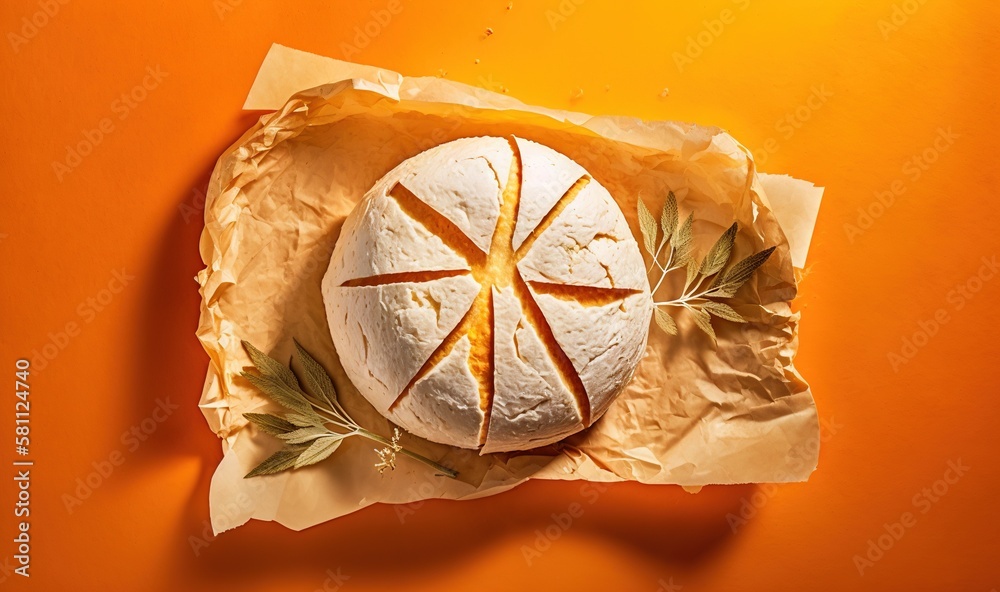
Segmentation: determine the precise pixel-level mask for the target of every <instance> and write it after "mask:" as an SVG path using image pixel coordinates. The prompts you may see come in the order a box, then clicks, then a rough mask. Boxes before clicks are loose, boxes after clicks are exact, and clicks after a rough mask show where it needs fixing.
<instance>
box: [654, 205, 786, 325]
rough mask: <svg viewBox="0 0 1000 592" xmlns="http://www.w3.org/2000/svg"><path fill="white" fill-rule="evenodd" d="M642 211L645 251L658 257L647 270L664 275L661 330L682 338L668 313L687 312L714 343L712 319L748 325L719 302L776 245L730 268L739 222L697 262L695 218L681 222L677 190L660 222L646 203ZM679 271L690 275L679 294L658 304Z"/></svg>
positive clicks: (657, 285) (659, 306)
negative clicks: (667, 282) (670, 278)
mask: <svg viewBox="0 0 1000 592" xmlns="http://www.w3.org/2000/svg"><path fill="white" fill-rule="evenodd" d="M638 208H639V230H640V232H641V233H642V243H643V247H645V249H646V251H647V252H648V253H649V254H650V255H651V256H652V257H653V264H652V265H650V266H649V269H648V270H647V272H648V273H653V268H656V269H657V273H659V277H658V278H657V280H656V283H655V284H654V285H653V289H652V290H651V291H650V295H651V297H652V298H653V305H654V307H655V310H654V313H653V318H654V319H655V321H656V324H657V326H658V327H660V329H662V330H663V331H665V332H667V333H669V334H670V335H677V323H676V322H675V321H674V318H673V317H672V316H671V315H670V314H669V313H668V312H667V311H666V310H664V309H667V308H683V309H687V310H688V311H689V312H690V313H691V314H692V315H693V318H694V322H695V325H697V326H698V328H699V329H701V330H702V331H704V332H705V333H707V334H708V336H709V337H711V338H712V341H713V342H714V341H716V336H715V330H714V329H713V328H712V317H713V316H714V317H717V318H720V319H724V320H727V321H732V322H734V323H745V322H747V321H746V319H745V318H743V316H742V315H740V314H739V313H738V312H736V310H735V309H733V307H732V306H730V305H728V304H726V303H725V302H719V300H720V299H727V298H732V297H733V296H735V295H736V292H737V291H738V290H739V289H740V288H741V287H742V286H743V284H745V283H746V282H747V280H749V279H750V277H751V276H753V273H754V272H755V271H757V269H758V268H759V267H760V266H761V265H763V264H764V262H765V261H767V259H768V258H769V257H770V256H771V253H773V252H774V247H770V248H767V249H764V250H763V251H760V252H759V253H754V254H753V255H750V256H749V257H747V258H745V259H743V260H741V261H739V262H737V263H736V264H735V265H733V266H731V267H729V262H730V260H731V259H732V256H733V245H734V244H735V243H736V233H737V232H738V231H739V226H738V225H737V224H736V223H735V222H734V223H733V225H732V226H730V227H729V228H728V229H727V230H726V231H725V232H724V233H722V236H720V237H719V239H718V240H717V241H716V242H715V244H714V245H713V246H712V248H711V249H709V251H708V253H707V254H706V255H705V258H704V259H702V261H701V263H698V262H696V261H695V260H694V235H693V233H692V225H693V223H694V214H693V213H691V214H688V216H687V218H685V219H684V222H680V216H679V211H678V209H677V198H676V196H674V192H673V191H671V192H670V193H669V194H668V195H667V201H666V203H665V204H664V205H663V210H662V211H661V212H660V220H659V222H657V220H656V218H654V217H653V214H652V213H651V212H650V211H649V208H647V207H646V204H644V203H643V202H642V200H641V199H640V200H639V205H638ZM660 237H662V238H660ZM657 238H659V241H657ZM668 245H669V253H668V254H667V258H666V262H665V263H661V262H660V259H661V258H662V257H661V256H662V254H663V250H664V248H665V247H667V246H668ZM680 269H684V270H685V273H686V274H687V277H686V279H685V281H684V288H683V290H681V294H680V296H678V297H676V298H673V299H670V300H660V301H657V300H656V293H657V291H658V290H659V289H660V286H662V285H663V281H664V279H666V277H667V275H669V274H670V273H672V272H674V271H678V270H680Z"/></svg>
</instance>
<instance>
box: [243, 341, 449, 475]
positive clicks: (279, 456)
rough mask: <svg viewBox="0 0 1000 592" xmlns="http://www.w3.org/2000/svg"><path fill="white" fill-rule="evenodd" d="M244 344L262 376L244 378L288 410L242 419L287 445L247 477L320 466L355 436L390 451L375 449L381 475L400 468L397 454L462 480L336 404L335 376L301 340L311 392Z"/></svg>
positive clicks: (304, 373) (299, 348) (285, 369)
mask: <svg viewBox="0 0 1000 592" xmlns="http://www.w3.org/2000/svg"><path fill="white" fill-rule="evenodd" d="M242 343H243V349H245V350H246V352H247V354H248V355H249V356H250V360H251V361H252V362H253V365H254V367H256V368H257V372H258V373H259V374H251V373H249V372H243V373H242V376H243V377H244V378H246V379H247V380H249V381H250V383H251V384H253V385H254V386H256V387H257V388H258V389H260V390H261V391H262V392H263V393H264V394H265V395H267V396H268V397H270V398H271V399H272V400H273V401H274V402H275V403H277V404H279V405H281V406H282V407H284V408H285V409H286V410H287V411H288V413H286V414H285V415H284V416H279V415H273V414H270V413H244V414H243V417H245V418H247V419H248V420H249V421H250V422H251V423H253V424H254V425H255V426H257V428H258V429H260V430H261V431H264V432H267V433H268V434H271V435H272V436H275V437H277V438H279V439H280V440H282V441H283V442H284V447H283V448H282V449H281V450H279V451H277V452H275V453H274V454H272V455H271V456H269V457H267V458H266V459H265V460H264V461H263V462H262V463H260V464H259V465H257V466H256V467H255V468H254V469H253V470H252V471H250V472H249V473H247V474H246V475H245V477H244V478H247V477H256V476H257V475H270V474H273V473H280V472H281V471H285V470H288V469H298V468H300V467H305V466H309V465H313V464H316V463H318V462H320V461H321V460H323V459H325V458H327V457H328V456H330V455H331V454H333V452H334V451H335V450H336V449H337V448H339V447H340V445H341V443H343V441H344V440H346V439H348V438H351V437H354V436H360V437H362V438H367V439H369V440H372V441H373V442H377V443H379V444H382V445H384V446H386V448H384V449H382V450H378V449H376V450H375V452H376V453H377V454H378V456H379V458H380V462H378V463H376V464H375V468H377V469H378V470H379V473H382V472H384V471H385V470H386V469H394V468H395V467H396V464H395V463H396V453H397V452H398V453H401V454H405V455H406V456H409V457H410V458H413V459H415V460H418V461H420V462H422V463H424V464H425V465H427V466H429V467H431V468H433V469H434V470H436V471H438V472H439V473H441V474H442V475H445V476H446V477H451V478H452V479H454V478H455V477H457V476H458V472H456V471H454V470H452V469H449V468H448V467H445V466H443V465H441V464H439V463H436V462H434V461H432V460H431V459H429V458H427V457H426V456H423V455H421V454H417V453H416V452H412V451H410V450H407V449H406V448H403V447H402V446H400V444H399V438H400V432H399V428H396V429H395V430H394V432H393V437H392V439H391V440H390V439H388V438H384V437H382V436H380V435H378V434H376V433H374V432H370V431H368V430H366V429H365V428H363V427H361V426H360V425H358V423H357V422H356V421H354V420H353V419H352V418H351V416H350V415H348V414H347V411H346V410H344V408H343V406H341V404H340V401H338V400H337V391H336V389H335V388H334V387H333V381H332V380H331V379H330V375H329V374H327V373H326V370H324V369H323V366H322V365H321V364H320V363H319V362H317V361H316V359H315V358H313V357H312V356H311V355H309V352H307V351H306V350H305V348H303V347H302V346H301V345H300V344H299V342H298V341H296V342H295V350H296V352H297V353H298V357H299V362H301V364H302V378H303V382H305V384H306V386H307V387H308V391H309V392H306V391H305V390H303V389H302V387H301V386H299V381H298V378H297V377H296V376H295V373H293V372H292V371H291V369H290V368H288V367H286V366H285V365H284V364H282V363H281V362H279V361H277V360H275V359H274V358H272V357H270V356H268V355H267V354H265V353H264V352H262V351H260V350H259V349H257V348H256V347H254V346H253V345H251V344H250V343H249V342H247V341H243V342H242ZM328 426H329V427H328ZM331 428H332V429H331Z"/></svg>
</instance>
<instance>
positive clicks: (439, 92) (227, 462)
mask: <svg viewBox="0 0 1000 592" xmlns="http://www.w3.org/2000/svg"><path fill="white" fill-rule="evenodd" d="M303 56H308V57H307V58H306V59H303ZM276 72H281V75H280V76H278V77H277V78H276V77H275V76H274V75H275V73H276ZM348 76H349V78H347V77H348ZM297 79H304V80H307V81H311V82H312V83H316V84H324V85H329V84H332V83H337V82H340V83H346V84H350V85H352V86H353V87H354V88H357V89H363V90H370V91H374V92H377V93H380V94H383V95H385V96H389V97H393V98H400V97H404V98H406V99H409V100H414V101H420V100H424V101H432V102H449V99H457V98H461V99H464V100H454V101H451V102H454V103H458V104H468V101H469V99H468V97H467V95H466V94H462V93H459V94H456V93H454V92H453V90H454V87H455V85H457V83H451V82H449V83H448V84H446V85H435V84H433V81H430V82H431V83H430V84H428V80H427V79H421V82H422V83H423V84H424V85H425V87H424V88H423V89H422V90H421V89H417V88H414V85H413V82H412V81H415V80H416V79H407V78H403V77H402V76H400V75H399V74H397V73H394V72H391V71H388V70H383V69H380V68H374V67H370V66H360V65H357V64H349V63H347V62H340V61H338V60H333V59H331V58H324V57H322V56H315V55H313V54H306V53H305V52H299V51H297V50H292V49H289V48H284V47H282V46H278V45H275V46H273V47H272V49H271V51H270V52H269V54H268V57H267V58H266V59H265V62H264V64H263V65H262V67H261V70H260V72H259V73H258V76H257V79H256V80H255V83H254V86H253V88H252V89H251V92H250V94H249V95H248V98H247V101H246V103H245V108H247V109H270V108H279V107H280V106H281V104H283V103H284V101H285V100H286V99H287V98H288V97H289V96H291V95H292V94H294V93H295V92H296V91H297V90H298V89H302V88H309V86H308V84H310V82H306V83H302V82H296V80H297ZM276 80H278V81H280V82H282V83H287V84H289V85H290V86H289V87H288V89H296V90H288V89H284V90H282V89H281V88H280V87H281V85H280V84H279V85H275V84H274V82H275V81H276ZM269 84H270V89H269V90H268V92H263V91H262V89H264V88H266V87H267V86H268V85H269ZM299 84H305V86H299ZM316 84H313V86H315V85H316ZM459 86H464V85H459ZM472 88H473V87H467V88H465V89H463V90H465V91H468V90H469V89H472ZM286 91H287V93H286ZM473 91H474V92H473V94H476V93H480V92H481V93H489V94H491V95H495V93H490V91H485V90H483V89H473ZM283 94H284V95H286V96H284V97H281V96H282V95H283ZM279 97H281V98H279ZM491 100H492V101H493V103H494V105H497V104H498V103H503V106H499V107H496V108H511V109H517V110H521V111H526V112H532V113H537V114H540V115H545V116H548V117H552V118H554V119H557V120H562V121H568V122H572V123H574V124H577V125H580V126H581V127H585V128H588V129H591V130H593V131H595V132H598V133H601V134H602V135H605V136H608V137H610V138H615V137H616V136H617V135H619V134H618V133H616V130H623V131H621V133H624V134H625V135H627V136H628V140H627V143H631V144H638V145H645V146H648V147H650V148H656V147H657V146H658V144H659V142H658V141H657V137H658V136H661V135H662V134H664V132H665V131H668V130H669V129H670V126H672V125H674V124H672V123H671V122H644V121H641V120H638V119H634V118H624V117H611V116H600V117H590V116H587V115H585V114H580V113H574V112H569V111H559V110H552V109H545V108H540V107H533V106H529V105H524V104H523V103H521V102H520V101H517V100H516V99H513V98H511V97H505V96H503V97H501V96H491ZM279 101H280V102H281V104H278V102H279ZM473 102H474V101H473ZM254 131H255V130H250V131H248V132H247V135H249V134H251V133H252V132H254ZM676 133H682V132H681V130H680V129H678V130H676ZM245 138H246V135H245V136H244V138H241V140H240V141H239V142H237V145H240V144H242V143H243V141H244V139H245ZM621 141H625V140H621ZM216 173H219V170H217V171H216ZM219 178H220V176H219V175H217V174H216V175H213V183H214V182H217V181H218V179H219ZM758 180H759V182H760V184H761V185H762V186H764V187H765V190H764V191H762V192H761V195H759V197H761V198H762V199H764V200H765V201H766V202H768V203H767V205H768V207H769V208H770V209H771V210H772V211H773V212H774V213H775V216H776V218H777V219H778V221H779V224H780V225H782V226H783V227H784V228H786V229H795V230H796V232H788V231H786V236H787V237H788V242H789V248H790V254H791V257H792V263H793V265H794V266H795V267H802V266H803V265H804V263H805V257H806V253H807V251H808V246H809V239H810V238H811V234H812V228H813V225H814V224H815V213H816V212H818V208H819V203H820V200H821V197H822V191H823V190H822V188H815V187H813V185H812V184H811V183H808V182H805V181H799V180H796V179H792V178H791V177H787V176H782V175H759V176H758ZM218 189H219V190H220V191H222V190H223V189H224V188H218ZM764 194H766V195H767V197H766V198H765V197H764ZM803 200H808V201H809V202H810V205H809V206H807V207H804V206H803V203H802V201H803ZM794 202H798V203H797V205H796V207H795V208H791V207H787V204H792V203H794ZM793 209H794V210H797V213H796V218H795V219H793V218H789V217H783V215H782V213H781V212H782V210H785V211H791V210H793ZM803 211H805V213H803ZM203 241H204V237H203ZM203 246H205V245H204V244H203ZM209 247H210V246H209ZM206 261H208V259H206ZM206 271H208V270H206ZM213 271H221V270H219V269H216V270H213ZM202 279H203V276H202V274H199V280H202ZM215 279H218V278H215ZM225 279H226V278H224V277H223V278H221V281H223V282H224V281H225ZM796 316H797V315H796ZM794 320H797V319H794ZM209 353H210V355H211V352H209ZM215 362H216V361H215V360H213V365H211V366H210V369H209V372H208V375H207V376H206V384H205V389H204V392H203V397H202V401H201V404H200V407H201V408H202V410H203V412H204V414H205V416H206V419H207V420H208V422H209V424H210V426H212V428H213V429H214V430H215V431H216V432H217V433H219V434H220V436H222V437H223V439H224V443H223V449H224V451H226V454H225V456H224V459H223V462H222V463H221V464H220V467H219V470H218V471H217V473H216V477H213V483H214V481H215V479H216V478H219V477H221V476H223V475H225V474H226V473H227V472H228V471H231V470H232V469H233V467H237V468H238V467H239V464H238V463H236V462H234V461H235V458H234V454H232V451H231V450H229V448H230V445H231V444H232V443H233V442H234V440H233V438H234V437H235V434H227V433H224V432H223V431H222V430H220V428H221V427H222V426H223V424H224V423H226V422H225V421H224V414H225V413H226V407H227V406H226V404H225V401H224V400H223V399H220V398H212V397H209V396H207V395H209V393H210V392H211V391H214V392H216V393H218V392H219V385H218V379H219V375H218V374H216V371H215V368H216V366H215ZM793 372H794V369H793ZM806 394H808V390H807V391H806ZM585 462H586V461H585ZM554 464H555V463H554ZM814 466H815V465H814ZM814 466H813V468H814ZM551 468H552V469H553V470H551V471H543V472H544V473H546V474H535V475H532V478H549V479H560V478H574V477H573V476H572V475H569V474H566V472H564V471H560V470H558V467H551ZM594 468H595V472H596V473H601V472H603V473H605V475H606V476H607V477H608V480H619V479H621V478H620V477H618V476H617V475H614V474H613V473H610V472H608V471H603V469H601V468H600V467H594ZM811 470H812V469H810V470H809V472H811ZM806 474H808V473H806ZM789 480H793V479H789ZM520 482H521V481H518V482H517V483H513V484H511V485H510V487H513V486H515V485H517V484H518V483H520ZM248 483H253V480H248ZM510 487H504V488H503V489H508V488H510ZM497 492H498V490H490V491H489V492H485V493H482V495H492V494H494V493H497ZM220 501H223V500H220ZM213 508H214V503H213ZM257 510H258V511H257V512H254V513H253V517H255V518H258V519H268V518H267V517H266V516H265V515H262V514H261V512H260V511H259V510H260V509H259V508H258V509H257ZM250 517H251V516H249V515H247V516H246V517H245V518H244V517H242V516H228V517H227V518H228V519H227V520H221V519H220V520H218V521H217V520H216V513H215V512H213V525H214V526H215V527H216V530H217V531H222V530H225V529H227V528H231V527H233V526H237V525H238V524H242V523H243V522H245V521H246V520H247V519H249V518H250Z"/></svg>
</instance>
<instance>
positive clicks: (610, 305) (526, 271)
mask: <svg viewBox="0 0 1000 592" xmlns="http://www.w3.org/2000/svg"><path fill="white" fill-rule="evenodd" d="M323 299H324V301H325V303H326V313H327V319H328V321H329V324H330V332H331V334H332V336H333V342H334V345H335V346H336V348H337V353H338V354H339V356H340V361H341V364H342V365H343V367H344V370H345V372H346V373H347V375H348V377H349V378H350V379H351V381H352V382H353V383H354V385H355V386H356V387H357V388H358V390H359V391H360V392H361V393H362V395H364V397H365V398H366V399H368V401H370V402H371V404H372V405H374V406H375V408H376V409H378V411H379V412H380V413H382V414H383V415H384V416H385V417H387V418H388V419H390V420H391V421H393V422H395V423H396V424H398V425H399V426H401V427H403V428H404V429H406V430H407V431H409V432H411V433H413V434H416V435H418V436H422V437H424V438H427V439H428V440H432V441H434V442H441V443H444V444H450V445H453V446H459V447H463V448H480V449H481V451H482V452H484V453H487V452H500V451H511V450H526V449H529V448H535V447H538V446H543V445H546V444H550V443H552V442H555V441H558V440H561V439H562V438H565V437H566V436H568V435H570V434H573V433H575V432H578V431H579V430H581V429H583V428H585V427H587V426H589V425H590V424H592V423H593V422H594V421H596V420H597V419H598V418H599V417H600V416H601V415H602V414H604V412H605V411H607V409H608V407H609V406H610V405H611V403H612V401H614V399H615V397H617V396H618V394H620V393H621V392H622V390H623V389H624V388H625V385H626V384H627V383H628V382H629V380H630V379H631V377H632V374H633V372H634V371H635V368H636V366H637V365H638V363H639V360H640V358H641V356H642V353H643V350H644V349H645V345H646V336H647V333H648V327H649V321H650V315H651V314H652V302H651V300H650V298H649V282H648V281H647V278H646V271H645V269H644V265H643V260H642V255H641V254H640V252H639V246H638V244H637V243H636V241H635V239H634V237H633V236H632V232H631V231H630V230H629V226H628V223H627V222H626V220H625V216H624V215H623V214H622V212H621V209H619V207H618V204H616V203H615V201H614V199H613V198H612V197H611V195H610V194H609V193H608V191H607V190H606V189H605V188H604V187H602V186H601V185H600V184H599V183H598V182H597V181H595V180H594V179H593V178H591V177H590V176H589V175H588V174H587V171H585V170H584V169H583V168H582V167H581V166H580V165H578V164H576V163H575V162H573V161H572V160H570V159H569V158H567V157H565V156H563V155H562V154H559V153H558V152H556V151H554V150H552V149H550V148H548V147H545V146H542V145H540V144H537V143H535V142H531V141H528V140H523V139H521V138H514V137H511V138H497V137H479V138H463V139H459V140H455V141H452V142H448V143H446V144H442V145H440V146H436V147H434V148H431V149H430V150H427V151H425V152H422V153H420V154H418V155H416V156H414V157H413V158H410V159H408V160H406V161H404V162H403V163H401V164H400V165H399V166H397V167H396V168H394V169H393V170H391V171H390V172H389V173H388V174H386V175H385V176H384V177H383V178H382V179H380V180H379V181H378V182H377V183H376V184H375V186H374V187H373V188H372V189H371V190H370V191H369V192H368V193H367V194H365V196H364V198H363V199H362V200H361V202H360V203H359V204H358V205H357V207H356V208H355V209H354V211H352V212H351V214H350V215H349V216H348V217H347V220H346V221H345V222H344V225H343V228H342V229H341V233H340V239H339V240H338V241H337V245H336V248H335V249H334V251H333V257H332V259H331V261H330V267H329V269H328V270H327V272H326V275H325V276H324V278H323Z"/></svg>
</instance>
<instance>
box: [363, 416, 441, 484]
mask: <svg viewBox="0 0 1000 592" xmlns="http://www.w3.org/2000/svg"><path fill="white" fill-rule="evenodd" d="M357 434H358V435H359V436H364V437H365V438H368V439H369V440H372V441H374V442H378V443H379V444H384V445H386V446H390V447H391V446H394V444H393V442H392V441H390V440H389V439H388V438H384V437H382V436H379V435H378V434H376V433H375V432H369V431H368V430H366V429H364V428H358V431H357ZM399 452H401V453H403V454H405V455H406V456H408V457H410V458H412V459H414V460H418V461H420V462H422V463H424V464H425V465H427V466H429V467H431V468H432V469H434V470H436V471H439V472H440V473H442V474H443V475H444V476H446V477H451V478H452V479H455V478H457V477H458V471H455V470H453V469H449V468H448V467H446V466H444V465H441V464H438V463H436V462H434V461H432V460H431V459H429V458H427V457H426V456H424V455H422V454H417V453H416V452H413V451H411V450H407V449H406V448H400V449H399Z"/></svg>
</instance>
